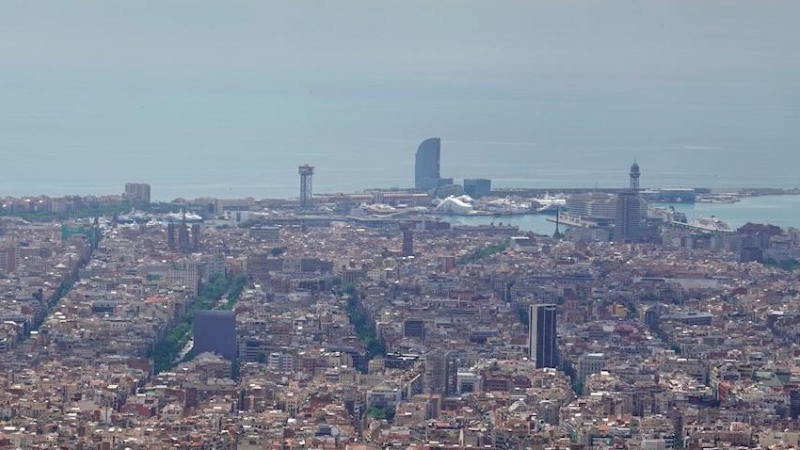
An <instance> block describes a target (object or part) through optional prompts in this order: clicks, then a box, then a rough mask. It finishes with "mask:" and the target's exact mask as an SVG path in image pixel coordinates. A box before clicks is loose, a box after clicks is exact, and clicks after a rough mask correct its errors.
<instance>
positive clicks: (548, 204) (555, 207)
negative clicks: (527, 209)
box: [533, 193, 567, 214]
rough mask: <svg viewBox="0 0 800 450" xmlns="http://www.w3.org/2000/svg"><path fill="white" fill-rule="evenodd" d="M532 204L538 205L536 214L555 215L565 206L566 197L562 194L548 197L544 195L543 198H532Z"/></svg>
mask: <svg viewBox="0 0 800 450" xmlns="http://www.w3.org/2000/svg"><path fill="white" fill-rule="evenodd" d="M533 202H534V203H536V204H537V205H539V206H538V207H536V208H535V209H536V212H537V213H539V214H556V213H558V211H559V210H561V209H562V208H564V207H565V206H566V205H567V196H566V195H564V194H556V195H550V194H547V193H545V194H544V197H539V198H534V199H533Z"/></svg>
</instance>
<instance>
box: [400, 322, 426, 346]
mask: <svg viewBox="0 0 800 450" xmlns="http://www.w3.org/2000/svg"><path fill="white" fill-rule="evenodd" d="M403 337H405V338H417V339H419V340H420V341H422V342H425V321H424V320H422V319H413V318H412V319H406V320H405V321H404V322H403Z"/></svg>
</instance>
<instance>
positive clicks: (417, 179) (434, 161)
mask: <svg viewBox="0 0 800 450" xmlns="http://www.w3.org/2000/svg"><path fill="white" fill-rule="evenodd" d="M440 152H441V140H440V139H439V138H430V139H426V140H424V141H422V144H420V145H419V148H418V149H417V156H416V162H415V164H414V187H415V188H416V189H419V190H423V191H430V190H432V189H436V188H438V187H439V183H440V182H439V178H440V176H439V158H440Z"/></svg>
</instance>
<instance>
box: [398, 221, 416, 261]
mask: <svg viewBox="0 0 800 450" xmlns="http://www.w3.org/2000/svg"><path fill="white" fill-rule="evenodd" d="M400 229H401V230H402V231H403V249H402V250H403V256H413V255H414V230H412V229H411V227H408V226H403V227H401V228H400Z"/></svg>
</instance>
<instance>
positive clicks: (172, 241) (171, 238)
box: [167, 222, 176, 250]
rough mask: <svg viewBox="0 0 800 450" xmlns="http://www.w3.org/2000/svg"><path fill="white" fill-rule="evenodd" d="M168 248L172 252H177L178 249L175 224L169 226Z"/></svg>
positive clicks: (171, 223)
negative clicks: (176, 248)
mask: <svg viewBox="0 0 800 450" xmlns="http://www.w3.org/2000/svg"><path fill="white" fill-rule="evenodd" d="M167 247H169V248H170V249H171V250H175V247H176V241H175V224H174V223H173V222H170V223H168V224H167Z"/></svg>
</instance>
